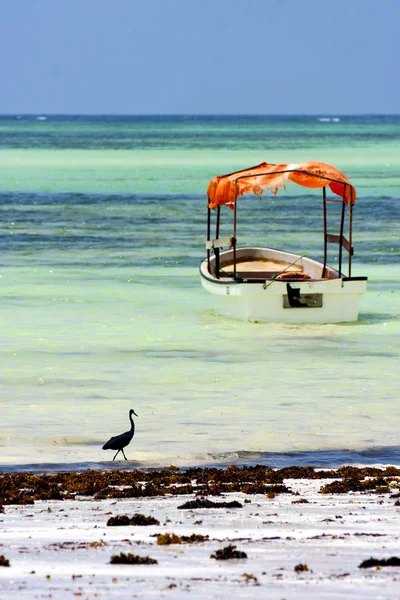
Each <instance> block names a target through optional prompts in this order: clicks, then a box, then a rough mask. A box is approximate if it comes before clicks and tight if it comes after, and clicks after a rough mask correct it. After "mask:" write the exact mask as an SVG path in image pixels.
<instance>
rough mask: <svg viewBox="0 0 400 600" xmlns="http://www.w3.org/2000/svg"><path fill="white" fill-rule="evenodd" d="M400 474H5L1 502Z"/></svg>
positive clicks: (205, 491) (217, 491)
mask: <svg viewBox="0 0 400 600" xmlns="http://www.w3.org/2000/svg"><path fill="white" fill-rule="evenodd" d="M399 476H400V469H397V468H395V467H387V468H386V469H380V468H377V467H362V468H359V467H341V468H340V469H336V470H331V471H316V470H315V469H314V468H313V467H285V468H283V469H278V470H276V471H275V470H274V469H271V468H270V467H265V466H263V465H256V466H244V467H238V466H236V465H231V466H229V467H227V468H216V467H210V468H200V467H194V468H190V469H182V470H181V469H178V468H177V467H173V466H171V467H167V468H165V469H159V470H154V471H142V470H138V469H134V470H132V471H125V470H124V471H122V470H121V471H120V470H114V471H92V470H88V471H84V472H82V473H75V472H72V473H54V474H51V475H33V474H30V473H5V474H2V475H0V504H4V505H7V504H33V503H34V502H35V500H64V499H74V498H75V497H76V496H86V497H87V496H89V497H93V498H94V499H97V500H102V499H105V498H147V497H154V496H166V495H168V496H170V495H177V496H179V495H185V494H196V495H198V496H213V495H214V496H218V495H221V494H223V493H228V492H243V493H245V494H267V495H268V494H277V493H291V490H290V489H289V488H288V487H286V486H285V485H283V481H284V479H338V478H342V479H343V480H344V481H346V484H345V485H346V486H349V484H348V482H349V481H350V480H351V481H352V482H353V483H352V484H351V486H352V487H354V486H355V485H356V483H355V481H356V480H357V481H358V482H361V481H362V480H364V479H365V478H366V477H373V478H376V479H379V480H382V481H384V482H385V481H386V478H389V477H391V478H393V477H399ZM332 483H336V482H332ZM363 483H364V482H363ZM368 485H371V484H368ZM324 487H325V486H324ZM380 487H381V488H382V489H381V490H379V491H383V488H385V486H384V485H381V486H380ZM363 489H373V488H365V487H363ZM385 489H386V488H385ZM350 491H351V490H350ZM324 493H332V492H331V491H326V492H324Z"/></svg>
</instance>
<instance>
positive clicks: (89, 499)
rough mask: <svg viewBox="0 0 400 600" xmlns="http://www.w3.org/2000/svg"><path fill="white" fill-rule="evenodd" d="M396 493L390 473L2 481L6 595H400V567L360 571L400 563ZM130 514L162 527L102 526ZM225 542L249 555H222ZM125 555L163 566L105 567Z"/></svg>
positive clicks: (4, 599) (397, 479)
mask: <svg viewBox="0 0 400 600" xmlns="http://www.w3.org/2000/svg"><path fill="white" fill-rule="evenodd" d="M284 475H288V477H283V476H284ZM290 475H293V476H290ZM296 475H297V477H296ZM307 475H308V477H307ZM70 476H71V478H72V479H69V478H70ZM24 478H25V479H24ZM105 478H106V479H107V480H108V481H109V482H111V484H110V485H108V486H106V487H104V479H105ZM141 478H142V482H140V479H141ZM188 478H190V481H191V483H190V484H188V483H185V481H186V482H187V480H188ZM96 480H97V484H96ZM274 480H275V481H274ZM113 481H119V485H113V483H112V482H113ZM129 481H130V483H129ZM271 481H272V483H268V482H271ZM279 481H281V483H279ZM85 482H86V483H85ZM88 482H89V483H88ZM121 482H122V484H121ZM335 482H336V483H335ZM84 484H85V485H86V489H83V485H84ZM21 485H25V486H27V487H25V488H20V489H19V492H18V494H19V499H18V498H17V497H15V493H16V489H17V487H18V486H21ZM188 485H191V486H192V488H191V491H192V493H187V491H188V489H190V488H188ZM29 486H30V487H29ZM71 486H75V488H76V490H78V491H80V492H82V491H83V492H84V495H83V494H82V493H80V494H76V496H75V499H72V496H73V493H71V489H72V487H71ZM399 486H400V470H399V469H395V468H386V469H385V468H383V467H382V469H371V468H364V469H357V468H354V467H351V468H347V470H346V469H341V470H337V471H336V472H332V471H325V472H321V471H314V470H312V469H307V468H303V469H300V468H297V469H293V472H292V473H291V471H290V469H283V470H281V471H279V470H276V471H272V470H270V469H268V468H265V467H255V468H242V469H241V468H239V467H229V468H228V469H225V470H223V469H192V470H189V472H188V471H183V470H178V469H169V470H168V469H164V470H162V471H151V472H147V473H143V472H142V473H141V472H140V471H123V472H121V471H111V472H108V473H100V472H89V473H86V474H85V473H82V474H64V475H62V476H58V475H52V476H51V477H50V476H44V477H40V476H32V475H22V474H14V475H3V476H2V477H1V486H0V490H1V497H3V502H4V512H3V513H1V514H0V555H2V556H3V557H4V559H5V561H7V560H8V561H9V563H10V566H2V567H0V598H1V600H9V598H12V597H13V596H16V597H18V598H57V599H62V600H63V599H66V598H72V597H82V598H87V599H92V598H93V599H94V598H133V597H135V598H165V597H170V598H180V597H183V596H185V597H186V596H187V597H190V598H199V599H200V598H228V597H230V596H235V597H238V598H266V597H268V598H271V599H274V600H275V599H276V600H284V599H285V600H288V599H292V598H293V599H294V598H296V599H298V598H304V599H306V598H307V599H308V598H318V599H333V598H334V599H337V598H344V597H353V598H363V599H367V598H371V599H374V600H377V599H378V598H379V599H382V600H383V599H385V600H386V599H398V598H399V581H400V567H398V566H381V567H379V566H378V567H377V566H373V567H370V568H360V564H361V563H362V561H365V560H368V559H370V558H374V559H377V560H386V559H389V558H391V557H394V556H397V557H399V555H400V551H399V548H400V544H399V540H400V521H399V513H400V506H399V504H400V502H399V500H398V498H399ZM95 488H97V491H95ZM223 488H225V489H227V490H229V489H232V488H235V489H236V490H238V489H242V490H243V491H227V492H224V491H223ZM355 488H358V489H359V491H351V490H354V489H355ZM38 490H41V492H40V493H39V492H38ZM46 490H47V491H46ZM57 490H58V492H57ZM67 490H69V491H67ZM138 490H141V492H142V493H143V496H140V492H138ZM321 490H322V492H323V493H321ZM180 491H181V492H182V493H180ZM203 492H207V493H203ZM254 492H259V493H254ZM261 492H262V493H261ZM332 492H333V493H332ZM57 493H58V494H59V495H60V497H64V498H67V499H57V500H55V499H51V498H50V499H47V500H45V499H37V498H38V496H39V497H40V495H42V496H46V495H47V496H50V497H51V496H55V495H57ZM12 494H14V496H12ZM132 495H136V497H132ZM104 496H106V497H104ZM107 496H109V497H107ZM110 496H111V497H110ZM124 496H125V497H124ZM129 496H131V497H129ZM33 497H35V500H34V504H15V502H18V501H22V502H32V501H33V500H32V498H33ZM10 500H11V501H12V502H14V503H9V502H10ZM188 502H189V503H190V502H191V503H192V504H189V505H188V508H185V504H186V503H188ZM193 502H194V503H195V504H194V505H193ZM204 502H205V503H206V504H208V505H210V506H209V507H208V508H202V507H201V504H202V503H204ZM213 503H214V504H215V506H212V504H213ZM220 503H225V506H220ZM232 503H233V504H232ZM196 504H197V505H200V506H199V507H196ZM191 506H192V507H191ZM134 515H142V517H140V518H139V522H140V519H142V520H143V516H144V517H152V518H153V519H155V520H156V522H157V521H158V522H159V524H150V525H133V524H129V525H118V526H115V525H114V526H112V525H111V524H109V525H107V523H109V520H110V519H113V518H115V517H118V516H120V518H121V517H122V516H126V517H127V518H128V519H126V520H127V521H128V522H129V520H130V519H132V517H133V516H134ZM136 519H138V517H136ZM111 523H112V521H111ZM165 534H169V535H167V536H166V535H165ZM168 542H174V543H168ZM229 546H231V548H230V551H231V552H232V551H233V553H235V552H239V553H244V554H245V556H246V557H244V555H243V554H241V556H243V558H228V559H225V560H219V559H218V550H222V551H223V552H222V554H223V555H224V554H225V555H226V554H227V553H228V554H229V550H227V547H229ZM232 546H234V547H235V548H232ZM224 549H225V550H224ZM121 553H123V554H125V555H129V554H131V555H133V556H134V557H136V556H139V557H142V558H147V557H149V558H150V559H153V560H154V561H157V562H155V563H153V564H111V563H110V560H111V557H113V556H114V557H115V556H117V557H119V556H120V554H121ZM212 556H213V557H212ZM233 556H234V554H233ZM114 560H115V559H114ZM131 560H132V558H131ZM133 560H135V559H133ZM136 560H137V559H136Z"/></svg>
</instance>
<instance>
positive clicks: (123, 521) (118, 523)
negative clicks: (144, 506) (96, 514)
mask: <svg viewBox="0 0 400 600" xmlns="http://www.w3.org/2000/svg"><path fill="white" fill-rule="evenodd" d="M130 522H131V520H130V518H129V517H128V516H127V515H117V516H116V517H110V518H109V519H108V521H107V527H124V526H125V525H130Z"/></svg>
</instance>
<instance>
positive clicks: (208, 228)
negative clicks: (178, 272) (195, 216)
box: [207, 196, 211, 273]
mask: <svg viewBox="0 0 400 600" xmlns="http://www.w3.org/2000/svg"><path fill="white" fill-rule="evenodd" d="M209 204H210V197H209V196H208V199H207V242H209V241H210V240H211V209H210V207H209ZM210 254H211V252H210V248H207V269H208V272H209V273H210V272H211V271H210Z"/></svg>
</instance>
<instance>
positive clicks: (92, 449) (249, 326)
mask: <svg viewBox="0 0 400 600" xmlns="http://www.w3.org/2000/svg"><path fill="white" fill-rule="evenodd" d="M0 134H1V135H0V164H1V165H2V167H1V178H0V194H1V204H0V211H1V216H2V219H1V225H0V250H1V253H0V264H1V268H0V293H1V298H2V303H1V306H2V308H1V334H0V336H1V337H0V341H1V346H0V364H1V379H0V392H1V393H0V405H1V408H2V413H3V420H2V426H1V429H0V448H1V457H0V464H2V465H3V467H4V468H7V469H11V470H12V469H21V468H24V466H25V467H26V466H27V465H43V464H46V465H48V468H61V466H62V464H64V467H65V466H66V465H75V467H76V468H83V467H84V465H86V466H107V464H108V462H107V461H110V460H111V459H112V452H103V451H102V450H101V446H102V444H103V443H104V442H105V441H106V440H107V439H108V438H109V437H110V436H111V435H115V434H117V433H120V432H122V431H124V430H125V429H128V426H129V421H128V411H129V408H131V407H133V408H134V409H135V410H136V412H137V413H138V415H139V417H138V419H137V420H136V427H137V430H136V434H135V438H134V441H133V442H132V444H131V446H130V447H129V448H128V449H127V452H126V454H127V456H128V458H129V459H131V460H132V461H133V462H132V463H131V462H130V464H134V465H135V466H138V465H144V466H159V465H163V464H167V465H168V464H170V463H173V464H181V465H188V464H205V463H207V464H225V463H226V462H261V463H265V464H276V465H282V464H285V461H287V462H286V464H294V463H297V461H300V463H301V464H305V463H307V464H325V465H329V464H332V465H334V464H339V463H340V462H371V460H372V462H376V463H382V462H383V463H387V462H391V463H394V462H395V463H400V460H399V447H400V442H399V434H398V423H399V416H400V415H399V412H400V411H399V402H398V398H399V338H400V335H399V334H400V266H399V254H400V253H399V232H398V223H399V212H400V210H399V209H400V198H399V194H398V189H399V184H400V155H399V152H398V147H399V138H400V118H399V117H383V118H378V117H347V118H346V117H343V118H341V120H340V122H332V121H330V122H325V121H322V122H321V121H319V120H318V118H317V117H315V118H314V117H307V118H300V117H298V118H284V119H278V118H263V117H259V118H256V117H253V118H250V117H249V118H208V119H206V118H184V117H182V118H179V117H176V118H167V117H165V118H144V117H142V118H67V117H63V118H55V117H48V119H47V120H46V121H37V120H36V119H35V117H24V118H22V119H15V118H10V117H9V118H5V117H4V118H0ZM307 159H317V160H322V161H326V162H331V163H332V164H334V165H335V166H336V167H337V168H339V169H340V170H342V171H344V172H345V173H346V174H347V175H348V176H349V177H350V179H351V180H352V182H353V183H354V184H355V186H356V188H357V193H358V197H357V203H356V207H355V214H354V245H355V256H354V262H353V275H367V276H368V278H369V281H368V290H367V294H366V295H365V297H364V298H363V299H362V302H361V309H360V320H359V322H358V323H352V324H339V325H280V324H263V325H261V324H253V323H244V322H243V323H242V322H236V321H231V320H228V319H224V318H221V317H219V316H217V315H215V314H214V313H213V312H212V310H211V308H210V298H209V297H208V296H207V294H206V292H204V291H203V290H202V288H201V286H200V282H199V277H198V264H199V262H200V260H201V259H202V258H203V256H204V253H205V251H204V239H205V232H206V210H205V208H206V198H205V191H206V187H207V183H208V180H209V178H210V177H213V176H214V175H217V174H221V173H224V172H230V171H233V170H235V169H236V168H241V167H244V166H249V165H252V164H257V163H259V162H262V161H264V160H265V161H270V162H279V161H288V162H295V161H299V160H307ZM321 224H322V214H321V202H320V197H319V194H318V192H316V194H314V193H311V194H309V193H308V192H307V193H304V192H302V191H301V190H299V189H296V188H295V187H294V186H292V187H288V189H287V190H286V191H283V193H281V194H279V196H278V197H273V198H271V197H269V196H268V195H265V197H264V198H263V199H261V200H260V199H250V198H249V199H248V200H243V202H242V204H241V206H240V214H239V224H238V227H239V229H238V231H239V243H240V244H243V245H245V244H246V245H247V244H253V243H254V244H260V245H269V246H272V247H278V248H282V247H283V248H285V249H288V250H292V251H295V252H299V253H302V252H308V254H309V255H310V256H313V257H315V258H319V257H320V256H321V251H322V233H321ZM331 258H332V260H331V262H332V264H333V266H335V260H336V256H335V255H334V254H331ZM293 453H294V454H293ZM370 457H372V459H371V458H370ZM300 463H299V464H300ZM30 468H33V469H34V468H35V467H34V466H33V467H32V466H31V467H30Z"/></svg>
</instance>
